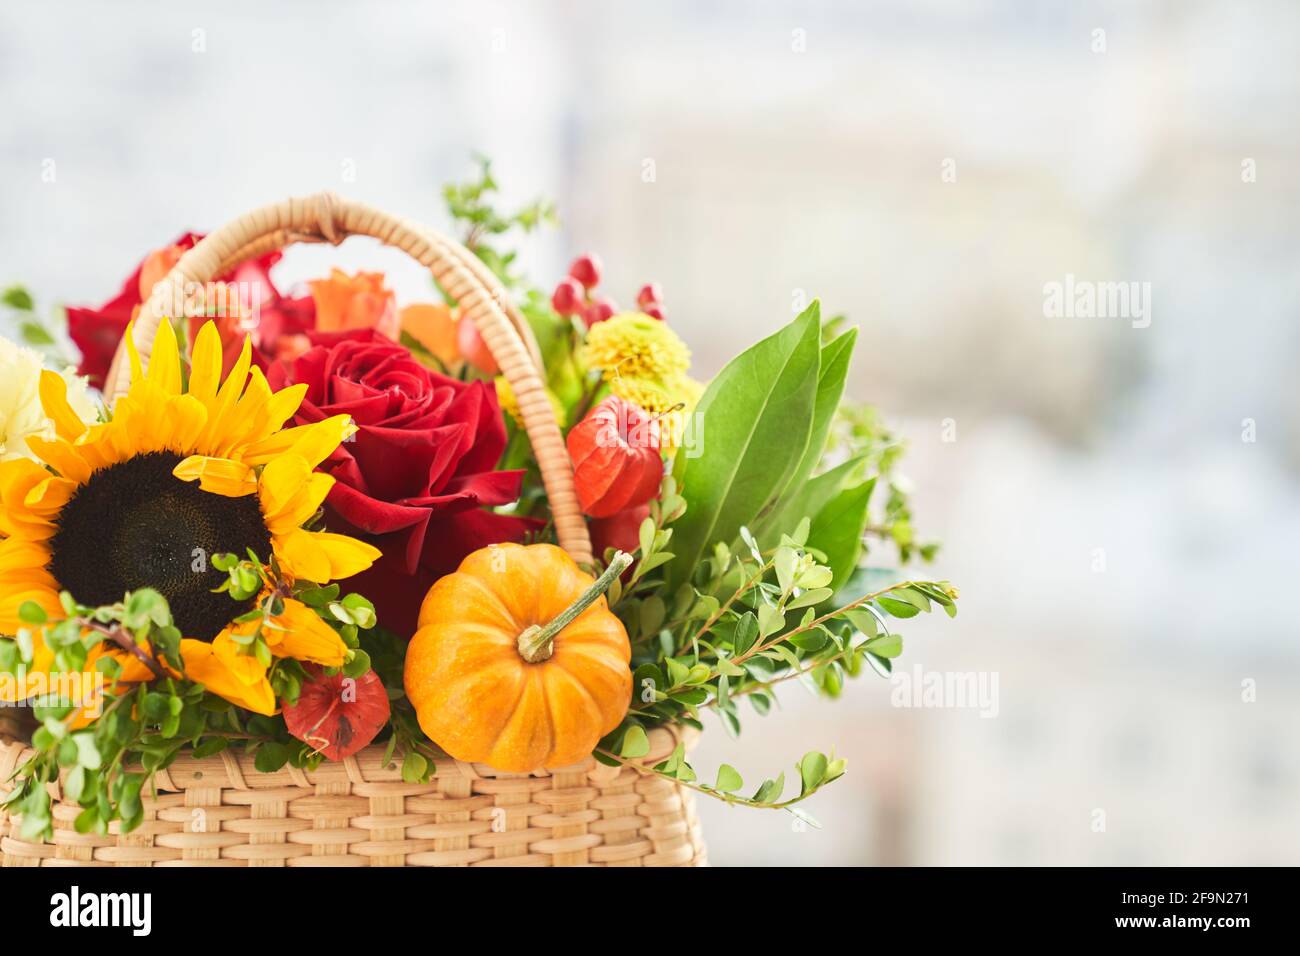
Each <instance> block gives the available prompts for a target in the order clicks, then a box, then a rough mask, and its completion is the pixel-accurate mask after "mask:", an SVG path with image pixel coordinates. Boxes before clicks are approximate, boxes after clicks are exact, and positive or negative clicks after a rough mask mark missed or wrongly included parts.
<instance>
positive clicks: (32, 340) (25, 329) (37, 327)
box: [19, 322, 54, 347]
mask: <svg viewBox="0 0 1300 956" xmlns="http://www.w3.org/2000/svg"><path fill="white" fill-rule="evenodd" d="M19 330H20V331H21V332H22V334H23V341H24V342H26V343H27V344H28V345H35V346H38V347H39V346H42V345H53V344H54V336H52V335H50V333H49V332H48V331H47V330H46V328H45V326H43V325H41V324H40V323H39V322H24V323H23V324H22V325H21V326H19Z"/></svg>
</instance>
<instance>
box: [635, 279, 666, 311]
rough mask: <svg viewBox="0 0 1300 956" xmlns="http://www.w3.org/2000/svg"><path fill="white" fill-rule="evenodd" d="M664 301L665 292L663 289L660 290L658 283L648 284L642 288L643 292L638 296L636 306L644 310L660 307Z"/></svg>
mask: <svg viewBox="0 0 1300 956" xmlns="http://www.w3.org/2000/svg"><path fill="white" fill-rule="evenodd" d="M663 300H664V292H663V289H661V288H659V283H658V282H647V283H646V284H645V285H643V286H642V287H641V291H640V292H638V293H637V294H636V304H637V305H639V306H641V308H642V309H648V308H649V307H650V306H652V305H659V304H660V303H662V302H663ZM647 314H649V313H647Z"/></svg>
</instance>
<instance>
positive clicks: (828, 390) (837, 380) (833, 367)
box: [782, 303, 858, 530]
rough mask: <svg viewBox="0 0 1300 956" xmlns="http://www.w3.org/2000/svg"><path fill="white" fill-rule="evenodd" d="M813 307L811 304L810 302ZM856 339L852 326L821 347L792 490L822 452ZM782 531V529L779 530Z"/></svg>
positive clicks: (812, 468)
mask: <svg viewBox="0 0 1300 956" xmlns="http://www.w3.org/2000/svg"><path fill="white" fill-rule="evenodd" d="M814 304H815V303H814ZM857 340H858V330H857V328H856V327H854V328H851V329H849V330H848V331H847V332H844V333H843V334H841V335H839V336H837V337H836V338H835V339H833V340H832V341H830V342H828V343H827V344H826V345H825V346H824V347H823V348H822V354H821V367H820V369H819V370H818V372H817V397H816V401H815V405H814V410H813V423H812V432H811V434H810V435H809V437H808V447H807V449H806V450H805V451H804V456H803V459H802V460H801V461H800V462H799V466H798V467H797V468H796V469H795V473H794V482H795V484H793V485H792V487H797V485H798V484H802V482H803V481H804V479H806V478H807V477H808V476H809V475H811V474H812V473H813V471H814V470H815V469H816V468H817V463H818V462H819V461H821V457H822V453H823V452H824V451H825V450H826V436H827V434H829V432H830V428H831V421H832V419H833V418H834V417H835V411H836V409H838V408H839V407H840V399H841V398H843V397H844V382H845V379H846V378H848V374H849V362H850V360H851V359H852V358H853V346H854V345H855V344H856V343H857ZM782 530H784V529H782Z"/></svg>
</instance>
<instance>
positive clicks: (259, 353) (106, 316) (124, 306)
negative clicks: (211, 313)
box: [68, 232, 315, 388]
mask: <svg viewBox="0 0 1300 956" xmlns="http://www.w3.org/2000/svg"><path fill="white" fill-rule="evenodd" d="M202 238H203V237H202V236H201V235H197V234H195V233H192V232H187V233H185V234H184V235H182V236H181V237H180V238H179V239H177V240H176V241H175V242H173V243H170V244H169V245H166V246H163V247H162V248H160V249H156V250H154V251H153V252H151V253H149V255H147V256H146V257H145V258H144V260H143V261H142V262H141V263H140V265H139V266H137V267H136V270H135V271H134V272H133V273H131V275H130V276H129V277H128V278H127V280H126V282H125V283H124V284H123V286H122V291H121V292H119V293H118V294H117V296H116V298H113V299H110V300H109V301H108V302H105V303H104V304H103V305H102V306H100V307H99V308H98V309H86V308H75V307H73V308H69V309H68V334H69V335H70V336H71V338H72V341H73V342H75V343H76V345H77V348H78V349H80V350H81V365H80V367H79V368H78V369H77V372H78V373H79V374H81V375H87V376H89V377H90V383H91V384H92V385H94V386H96V387H97V388H98V387H102V386H103V384H104V376H105V375H107V374H108V369H109V366H110V365H111V364H112V362H113V353H114V352H115V351H117V344H118V342H120V341H121V340H122V335H123V334H124V333H125V332H126V326H127V323H128V322H130V321H131V319H132V318H133V317H134V316H135V313H136V310H137V309H138V308H139V307H140V303H141V302H143V301H144V299H145V297H146V296H147V295H148V294H149V292H150V291H151V289H152V287H153V285H154V284H155V283H157V282H159V281H160V280H161V279H163V278H164V277H165V276H166V275H167V273H168V272H169V271H170V269H171V267H172V266H173V265H175V264H176V261H177V260H178V259H179V258H180V257H181V254H182V253H183V252H184V251H185V250H187V249H189V248H191V247H192V246H193V245H194V243H196V242H198V241H199V240H200V239H202ZM279 259H280V253H278V252H272V253H268V254H267V255H265V256H262V257H261V258H259V259H255V260H253V261H251V262H245V263H244V264H242V265H240V266H239V267H237V268H236V269H235V270H234V271H233V272H232V273H231V274H229V275H225V276H219V277H218V280H217V281H219V282H227V283H230V282H237V283H239V285H238V286H237V287H236V288H238V289H239V290H240V301H239V302H238V303H232V305H236V306H243V307H250V306H251V305H252V304H253V303H254V302H256V304H257V306H258V311H259V320H260V321H259V325H258V327H257V328H256V329H255V330H254V332H253V340H254V345H256V346H258V349H257V350H255V352H254V361H255V362H256V363H257V364H258V365H259V366H262V367H263V368H265V367H266V366H267V365H268V364H269V361H270V360H271V359H273V358H275V356H276V341H277V339H279V337H280V336H282V335H285V336H289V335H295V334H298V333H301V332H305V331H307V330H308V329H311V328H313V327H314V326H315V305H314V303H313V301H312V299H311V297H310V296H306V297H303V298H299V299H289V298H285V297H284V296H281V295H280V292H279V290H277V289H276V288H275V286H274V285H273V284H272V283H271V277H270V273H269V271H268V270H269V269H270V268H271V266H273V265H274V264H275V263H276V262H278V261H279ZM254 286H256V287H257V288H256V290H254ZM215 318H216V319H217V322H218V326H219V327H221V326H224V325H226V324H227V323H223V322H222V321H221V319H222V318H223V317H222V316H216V317H215ZM228 318H229V323H228V324H229V328H222V343H223V345H224V346H225V352H226V355H225V366H226V370H229V368H230V366H231V365H232V364H234V360H235V358H236V357H237V356H238V354H239V349H240V348H241V347H242V345H243V340H244V332H245V329H244V328H243V327H236V326H237V324H238V316H233V315H232V316H229V317H228ZM203 321H206V317H204V316H195V317H194V318H193V324H195V326H196V328H197V325H198V324H200V323H202V322H203Z"/></svg>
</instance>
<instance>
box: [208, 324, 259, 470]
mask: <svg viewBox="0 0 1300 956" xmlns="http://www.w3.org/2000/svg"><path fill="white" fill-rule="evenodd" d="M252 355H253V353H252V343H251V340H250V339H249V338H248V336H244V347H243V349H241V350H240V353H239V358H238V359H237V360H236V361H235V366H234V368H232V369H231V370H230V374H229V375H227V376H226V380H225V381H224V382H222V383H221V387H220V388H219V389H217V397H216V398H215V399H213V400H212V401H211V402H209V403H208V424H207V427H206V428H204V430H203V435H202V436H201V437H200V438H199V441H198V443H197V447H196V448H195V451H199V452H202V453H203V454H210V455H211V454H217V455H220V454H221V451H223V450H225V449H227V447H228V443H227V441H226V439H227V436H228V433H229V432H230V431H231V429H232V428H237V427H238V426H239V422H238V419H237V416H236V415H235V414H234V412H235V408H236V406H237V405H238V404H239V397H240V396H241V395H242V394H243V393H244V383H245V382H247V381H248V368H249V365H250V364H252Z"/></svg>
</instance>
